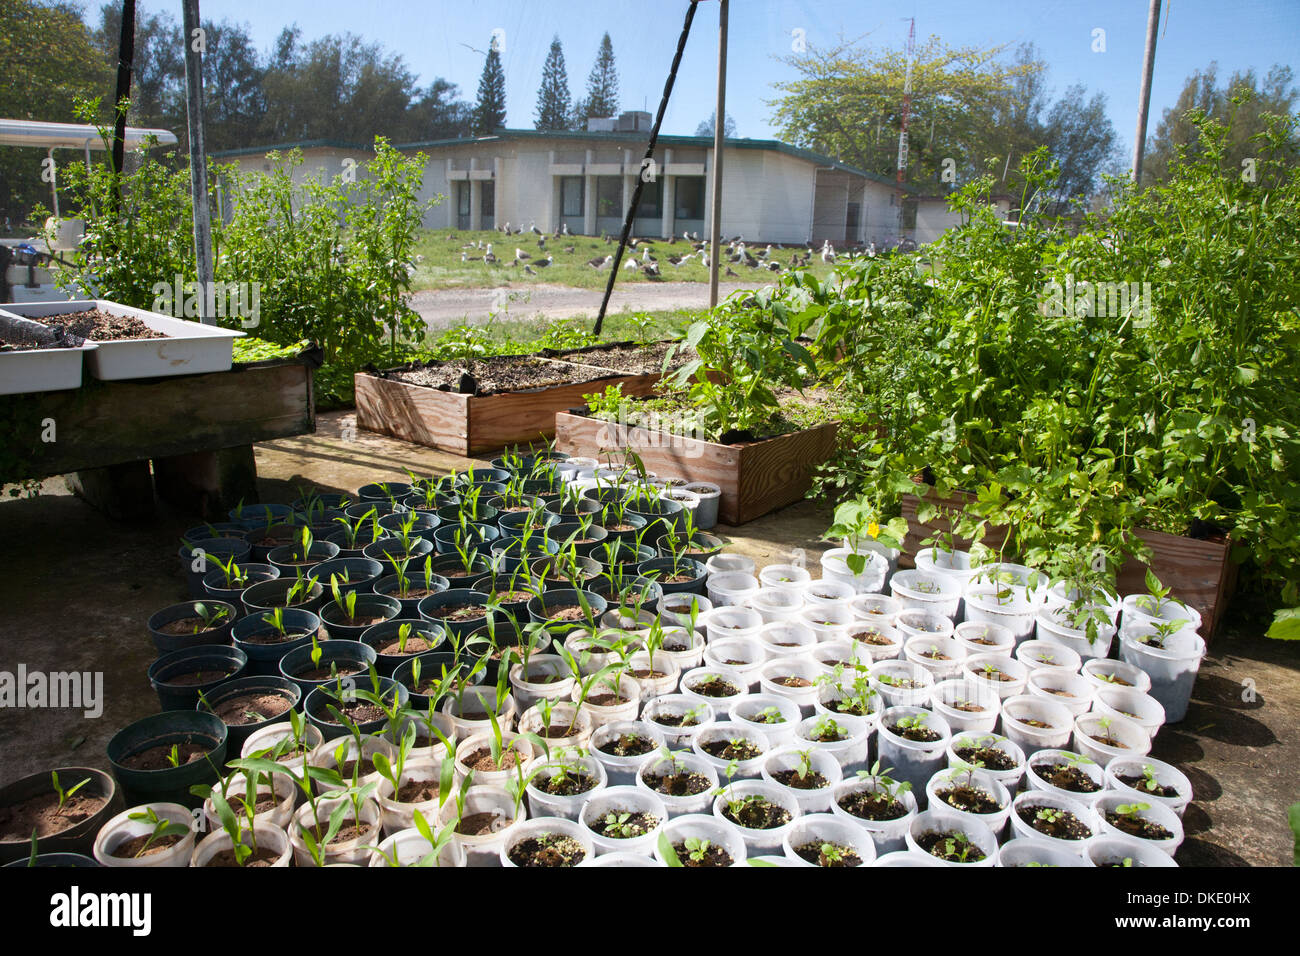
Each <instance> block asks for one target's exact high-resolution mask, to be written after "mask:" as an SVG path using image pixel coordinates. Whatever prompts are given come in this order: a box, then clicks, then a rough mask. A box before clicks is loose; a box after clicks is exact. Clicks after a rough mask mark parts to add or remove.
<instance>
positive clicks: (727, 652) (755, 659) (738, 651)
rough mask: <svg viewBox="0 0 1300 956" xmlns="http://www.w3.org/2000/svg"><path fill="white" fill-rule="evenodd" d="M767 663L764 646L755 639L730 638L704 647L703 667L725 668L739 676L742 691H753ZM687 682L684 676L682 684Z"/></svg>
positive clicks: (684, 675)
mask: <svg viewBox="0 0 1300 956" xmlns="http://www.w3.org/2000/svg"><path fill="white" fill-rule="evenodd" d="M766 662H767V655H766V654H764V653H763V645H762V644H760V643H759V642H758V639H757V638H755V637H728V638H726V639H724V640H721V641H713V642H711V643H708V644H706V645H705V646H704V664H703V666H704V667H708V668H712V669H714V670H716V669H717V668H719V667H723V668H726V669H727V670H728V671H730V672H732V673H733V674H736V675H739V677H740V682H741V685H742V689H745V690H752V689H753V688H754V687H756V686H757V685H758V671H759V668H761V667H762V666H763V665H764V664H765V663H766ZM696 669H697V670H698V669H699V668H696ZM687 673H690V672H689V671H688V672H687ZM685 681H686V674H683V675H682V683H685ZM683 690H684V688H683Z"/></svg>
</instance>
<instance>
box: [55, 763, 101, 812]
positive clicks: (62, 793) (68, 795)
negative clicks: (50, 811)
mask: <svg viewBox="0 0 1300 956" xmlns="http://www.w3.org/2000/svg"><path fill="white" fill-rule="evenodd" d="M91 779H92V778H91V777H86V778H85V779H84V780H82V781H81V782H80V783H74V784H73V785H72V786H71V787H69V788H68V789H67V790H64V789H63V788H62V787H61V786H59V772H58V771H57V770H51V771H50V784H51V785H52V786H53V787H54V792H55V793H56V794H58V797H59V806H58V809H60V810H62V809H63V808H64V807H65V806H67V805H68V801H69V800H71V799H72V795H73V794H75V793H76V792H77V791H78V790H80V789H81V788H82V787H84V786H85V785H86V784H88V783H90V781H91Z"/></svg>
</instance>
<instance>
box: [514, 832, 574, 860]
mask: <svg viewBox="0 0 1300 956" xmlns="http://www.w3.org/2000/svg"><path fill="white" fill-rule="evenodd" d="M506 855H507V856H509V857H510V862H511V863H513V864H514V865H515V866H577V865H578V864H579V863H581V862H582V861H583V860H584V859H586V857H587V851H586V850H585V849H584V848H583V846H582V844H581V843H579V842H578V841H577V840H575V839H574V838H573V837H570V836H564V835H562V834H559V833H547V834H545V835H543V836H540V837H525V838H524V839H522V840H520V841H519V842H518V843H516V844H515V845H514V846H512V847H511V848H510V852H509V853H508V854H506Z"/></svg>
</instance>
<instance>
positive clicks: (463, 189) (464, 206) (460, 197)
mask: <svg viewBox="0 0 1300 956" xmlns="http://www.w3.org/2000/svg"><path fill="white" fill-rule="evenodd" d="M469 195H470V193H469V182H468V181H462V182H458V183H457V184H456V228H457V229H468V228H470V215H469V209H470V206H469Z"/></svg>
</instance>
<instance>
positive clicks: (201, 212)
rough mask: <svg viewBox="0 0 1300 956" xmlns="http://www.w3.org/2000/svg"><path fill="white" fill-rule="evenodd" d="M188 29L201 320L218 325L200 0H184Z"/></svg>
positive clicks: (188, 108)
mask: <svg viewBox="0 0 1300 956" xmlns="http://www.w3.org/2000/svg"><path fill="white" fill-rule="evenodd" d="M181 6H182V8H183V11H184V30H185V38H184V39H185V114H186V117H187V119H188V121H189V122H188V128H189V134H190V196H191V198H192V200H193V206H194V256H195V259H196V260H197V265H198V278H199V288H200V289H201V290H202V294H201V295H200V296H199V320H200V321H201V322H204V323H206V324H207V325H216V324H217V319H216V316H215V315H213V314H212V313H213V312H214V311H215V310H214V309H213V307H212V305H213V303H212V302H211V301H210V300H211V298H212V295H213V292H214V288H213V285H212V223H211V221H210V219H209V217H208V161H207V151H206V149H204V145H203V54H202V53H200V52H199V49H196V48H201V47H202V46H203V44H202V43H200V42H199V39H200V38H201V37H202V34H201V33H198V32H197V31H199V30H200V29H201V27H200V26H199V0H182V3H181Z"/></svg>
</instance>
